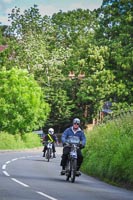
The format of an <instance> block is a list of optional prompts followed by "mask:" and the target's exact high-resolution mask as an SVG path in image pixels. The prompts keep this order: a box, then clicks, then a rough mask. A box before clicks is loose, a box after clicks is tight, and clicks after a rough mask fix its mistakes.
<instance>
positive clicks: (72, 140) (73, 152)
mask: <svg viewBox="0 0 133 200" xmlns="http://www.w3.org/2000/svg"><path fill="white" fill-rule="evenodd" d="M66 146H68V147H69V148H70V152H69V155H68V159H67V164H66V169H65V170H66V181H69V179H71V182H72V183H74V182H75V177H76V171H77V149H78V148H79V146H80V139H79V137H76V136H70V137H69V138H68V139H67V142H66Z"/></svg>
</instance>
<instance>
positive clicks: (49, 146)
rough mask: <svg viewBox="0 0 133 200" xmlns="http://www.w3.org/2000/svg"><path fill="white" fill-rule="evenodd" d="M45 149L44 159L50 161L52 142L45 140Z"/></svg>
mask: <svg viewBox="0 0 133 200" xmlns="http://www.w3.org/2000/svg"><path fill="white" fill-rule="evenodd" d="M46 145H47V150H46V159H47V161H48V162H49V161H50V158H52V151H53V150H52V146H53V143H52V142H47V144H46Z"/></svg>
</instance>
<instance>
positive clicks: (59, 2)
mask: <svg viewBox="0 0 133 200" xmlns="http://www.w3.org/2000/svg"><path fill="white" fill-rule="evenodd" d="M102 1H103V0H0V22H1V24H2V25H9V22H8V14H9V13H11V10H12V9H13V8H14V7H15V6H16V7H17V8H20V10H21V13H23V11H24V10H27V9H29V8H31V7H33V6H34V5H38V8H39V11H40V14H41V15H42V16H44V15H48V16H52V14H53V13H57V12H59V11H60V10H62V11H63V12H67V11H68V10H75V9H78V8H81V9H89V10H94V9H97V8H99V7H100V6H101V4H102Z"/></svg>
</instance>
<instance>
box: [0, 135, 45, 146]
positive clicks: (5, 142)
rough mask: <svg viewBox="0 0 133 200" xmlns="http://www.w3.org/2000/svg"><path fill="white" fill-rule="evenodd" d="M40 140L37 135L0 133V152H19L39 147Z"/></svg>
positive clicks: (40, 144)
mask: <svg viewBox="0 0 133 200" xmlns="http://www.w3.org/2000/svg"><path fill="white" fill-rule="evenodd" d="M41 146H42V143H41V139H40V137H39V136H38V135H37V134H34V133H25V134H22V135H20V134H15V135H12V134H9V133H7V132H0V150H9V149H10V150H17V149H18V150H19V149H29V148H37V147H41Z"/></svg>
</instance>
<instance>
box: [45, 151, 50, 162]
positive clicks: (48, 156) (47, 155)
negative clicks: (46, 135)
mask: <svg viewBox="0 0 133 200" xmlns="http://www.w3.org/2000/svg"><path fill="white" fill-rule="evenodd" d="M46 158H47V161H48V162H49V160H50V158H51V149H47V152H46Z"/></svg>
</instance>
